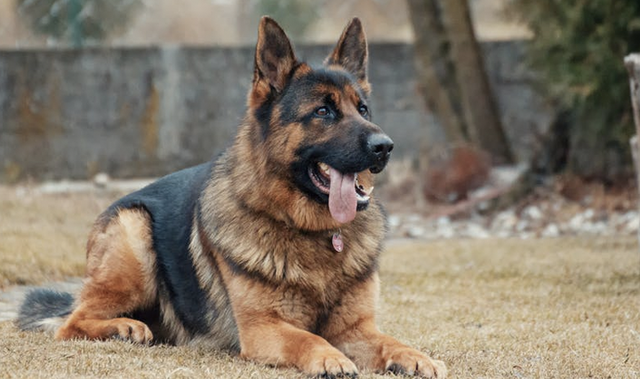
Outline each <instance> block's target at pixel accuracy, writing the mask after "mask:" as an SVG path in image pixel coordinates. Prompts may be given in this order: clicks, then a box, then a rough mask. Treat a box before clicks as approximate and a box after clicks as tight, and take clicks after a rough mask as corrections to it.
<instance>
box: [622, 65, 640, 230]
mask: <svg viewBox="0 0 640 379" xmlns="http://www.w3.org/2000/svg"><path fill="white" fill-rule="evenodd" d="M624 64H625V66H626V67H627V72H628V73H629V87H630V89H631V105H632V109H633V120H634V121H635V123H636V135H635V136H633V137H632V138H631V141H630V144H631V154H632V156H633V165H634V167H635V169H636V185H637V186H638V190H639V191H640V161H639V159H640V152H639V151H638V136H640V54H630V55H628V56H627V57H625V58H624ZM638 239H640V231H638Z"/></svg>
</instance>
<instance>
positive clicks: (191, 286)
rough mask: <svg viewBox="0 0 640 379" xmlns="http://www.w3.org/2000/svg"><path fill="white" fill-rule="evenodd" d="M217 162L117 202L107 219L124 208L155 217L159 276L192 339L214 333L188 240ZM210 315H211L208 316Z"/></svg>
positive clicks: (155, 243)
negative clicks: (195, 215)
mask: <svg viewBox="0 0 640 379" xmlns="http://www.w3.org/2000/svg"><path fill="white" fill-rule="evenodd" d="M211 167H212V163H211V162H208V163H204V164H201V165H199V166H195V167H191V168H188V169H185V170H182V171H178V172H176V173H173V174H170V175H167V176H165V177H163V178H161V179H160V180H158V181H156V182H154V183H152V184H150V185H148V186H147V187H145V188H142V189H141V190H139V191H137V192H133V193H131V194H129V195H127V196H125V197H123V198H122V199H120V200H118V201H116V202H115V203H113V204H112V205H111V206H110V207H109V208H108V209H107V210H106V212H105V213H104V214H103V217H105V216H106V217H113V216H115V215H116V214H117V212H118V210H119V209H124V208H141V209H144V210H145V211H146V212H147V213H149V216H150V217H151V225H152V229H153V230H152V232H153V248H154V250H155V252H156V255H157V257H156V260H157V267H158V277H159V281H160V283H158V284H159V285H160V286H161V288H164V289H166V291H167V293H168V295H169V300H170V301H171V304H172V306H173V309H174V311H175V313H176V315H177V316H178V318H179V319H180V321H181V322H182V324H183V325H184V327H185V329H186V330H187V331H188V332H189V333H191V334H192V335H196V334H204V333H206V332H208V331H209V325H208V322H207V319H211V320H215V318H216V315H215V314H211V309H212V308H213V307H212V306H211V305H210V306H204V304H206V302H207V297H206V294H205V293H204V291H203V290H202V289H201V288H200V285H199V283H198V279H197V275H196V272H195V268H194V267H193V263H192V260H191V256H190V254H189V241H190V238H191V230H192V228H193V227H194V225H193V219H192V218H193V215H194V211H195V209H196V204H197V202H198V198H199V196H200V193H201V192H202V189H203V188H204V186H205V185H206V183H207V180H208V179H209V178H210V177H211ZM206 312H209V313H206Z"/></svg>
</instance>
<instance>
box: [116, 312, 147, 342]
mask: <svg viewBox="0 0 640 379" xmlns="http://www.w3.org/2000/svg"><path fill="white" fill-rule="evenodd" d="M113 324H114V325H113V326H114V327H115V333H114V334H113V338H117V339H121V340H125V341H132V342H136V343H140V344H149V343H151V341H153V333H151V330H150V329H149V327H148V326H147V325H146V324H145V323H143V322H140V321H138V320H132V319H126V318H121V319H114V320H113Z"/></svg>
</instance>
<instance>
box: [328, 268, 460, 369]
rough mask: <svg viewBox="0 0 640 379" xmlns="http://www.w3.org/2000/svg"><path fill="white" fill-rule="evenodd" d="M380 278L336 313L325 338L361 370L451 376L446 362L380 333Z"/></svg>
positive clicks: (361, 288) (357, 290)
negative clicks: (377, 302)
mask: <svg viewBox="0 0 640 379" xmlns="http://www.w3.org/2000/svg"><path fill="white" fill-rule="evenodd" d="M377 294H378V278H377V274H374V275H373V276H372V277H371V278H369V280H367V281H365V282H361V283H359V284H358V285H357V286H355V287H353V288H352V290H351V291H350V292H349V293H347V294H345V296H344V298H343V299H342V302H341V305H340V306H339V307H336V309H334V312H333V313H332V314H331V316H330V317H329V320H328V322H327V324H326V325H325V327H324V329H323V330H322V333H321V335H322V336H324V337H325V338H326V339H327V341H328V342H330V343H331V344H332V345H333V346H335V347H337V348H338V349H339V350H340V351H342V352H343V353H345V355H347V356H348V357H350V358H352V359H353V360H354V362H355V363H356V364H357V366H358V367H360V368H364V369H368V370H372V371H375V372H378V373H382V372H392V373H395V374H404V375H411V376H414V375H415V376H419V377H424V378H431V379H435V378H438V379H442V378H446V376H447V369H446V366H445V364H444V363H443V362H442V361H438V360H435V359H431V358H430V357H429V356H427V355H426V354H424V353H422V352H420V351H418V350H416V349H414V348H411V347H409V346H407V345H405V344H403V343H401V342H400V341H398V340H396V339H395V338H393V337H391V336H389V335H386V334H384V333H382V332H380V331H379V330H378V328H377V326H376V324H375V300H376V298H377Z"/></svg>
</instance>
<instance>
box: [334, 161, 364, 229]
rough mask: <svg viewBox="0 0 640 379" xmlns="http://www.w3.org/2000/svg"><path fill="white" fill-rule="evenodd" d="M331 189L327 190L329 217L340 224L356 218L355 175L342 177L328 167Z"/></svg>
mask: <svg viewBox="0 0 640 379" xmlns="http://www.w3.org/2000/svg"><path fill="white" fill-rule="evenodd" d="M329 173H330V176H331V187H330V188H329V211H330V212H331V217H333V219H334V220H336V221H338V222H339V223H341V224H344V223H347V222H349V221H351V220H353V219H354V218H355V217H356V208H357V207H358V200H357V199H356V187H355V182H356V176H355V174H345V175H342V174H341V173H339V172H338V171H336V170H335V169H334V168H333V167H329Z"/></svg>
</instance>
